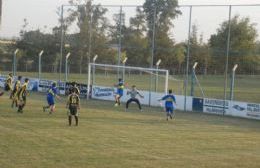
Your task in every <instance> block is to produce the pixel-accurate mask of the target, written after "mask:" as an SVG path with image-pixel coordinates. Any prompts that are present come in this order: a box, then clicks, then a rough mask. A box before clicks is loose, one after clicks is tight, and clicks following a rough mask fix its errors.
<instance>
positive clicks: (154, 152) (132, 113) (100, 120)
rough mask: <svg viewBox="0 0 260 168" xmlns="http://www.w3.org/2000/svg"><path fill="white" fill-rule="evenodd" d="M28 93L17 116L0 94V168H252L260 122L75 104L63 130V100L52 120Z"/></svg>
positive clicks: (40, 98)
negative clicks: (76, 116) (73, 121)
mask: <svg viewBox="0 0 260 168" xmlns="http://www.w3.org/2000/svg"><path fill="white" fill-rule="evenodd" d="M44 100H45V96H44V95H42V94H34V93H32V94H31V95H30V96H29V98H28V104H27V107H26V108H25V110H24V114H17V113H16V112H15V110H14V109H11V108H10V101H9V100H8V98H7V97H6V96H5V97H0V165H1V166H0V167H1V168H10V167H19V168H35V167H37V168H45V167H46V168H57V167H62V168H72V167H75V168H80V167H82V168H86V167H88V168H92V167H93V168H122V167H123V168H133V167H137V168H173V167H181V168H191V167H192V168H213V167H219V168H225V167H226V168H238V167H241V168H259V167H260V157H259V156H260V122H259V121H254V120H246V119H238V118H230V117H222V116H214V115H206V114H201V113H185V112H177V115H176V119H174V120H172V121H169V122H167V121H166V120H165V114H164V113H163V112H162V109H160V108H148V107H145V108H144V112H139V111H138V110H137V108H136V107H135V105H133V106H131V107H133V108H131V107H130V110H129V112H125V111H124V108H123V107H118V108H114V107H113V103H112V102H105V101H89V102H86V101H84V100H83V101H82V103H83V104H82V109H81V113H80V123H79V126H78V127H75V126H73V127H69V126H68V125H67V116H66V114H67V111H66V109H65V108H64V107H65V99H63V100H61V101H59V102H57V111H56V113H55V114H53V115H48V114H47V113H43V112H42V108H41V107H42V105H44V104H45V101H44Z"/></svg>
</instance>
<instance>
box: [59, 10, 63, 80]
mask: <svg viewBox="0 0 260 168" xmlns="http://www.w3.org/2000/svg"><path fill="white" fill-rule="evenodd" d="M63 7H64V6H63V5H61V27H60V29H61V30H60V31H61V40H60V70H59V81H61V71H62V57H63V44H64V30H63V26H64V23H63V22H64V21H63Z"/></svg>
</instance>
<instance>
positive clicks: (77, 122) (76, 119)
mask: <svg viewBox="0 0 260 168" xmlns="http://www.w3.org/2000/svg"><path fill="white" fill-rule="evenodd" d="M75 121H76V126H78V124H79V118H78V117H77V116H75Z"/></svg>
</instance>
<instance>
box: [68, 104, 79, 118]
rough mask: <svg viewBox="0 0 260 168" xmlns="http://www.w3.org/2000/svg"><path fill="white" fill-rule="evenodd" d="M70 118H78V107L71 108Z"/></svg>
mask: <svg viewBox="0 0 260 168" xmlns="http://www.w3.org/2000/svg"><path fill="white" fill-rule="evenodd" d="M68 115H69V116H78V107H76V106H70V107H69V114H68Z"/></svg>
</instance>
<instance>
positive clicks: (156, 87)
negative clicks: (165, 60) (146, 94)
mask: <svg viewBox="0 0 260 168" xmlns="http://www.w3.org/2000/svg"><path fill="white" fill-rule="evenodd" d="M156 69H157V70H158V69H159V65H156ZM157 90H158V71H156V81H155V92H157Z"/></svg>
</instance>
